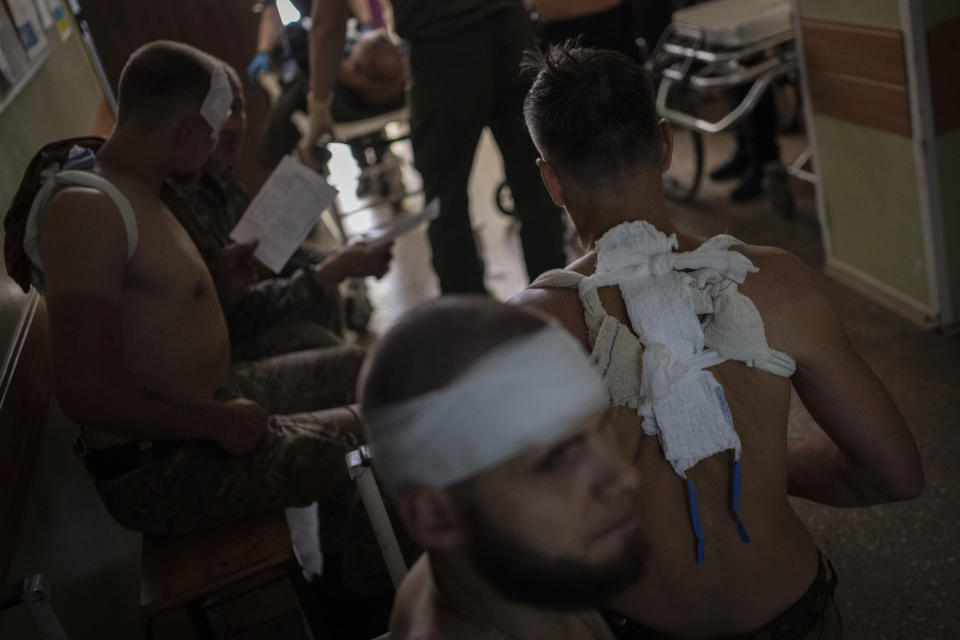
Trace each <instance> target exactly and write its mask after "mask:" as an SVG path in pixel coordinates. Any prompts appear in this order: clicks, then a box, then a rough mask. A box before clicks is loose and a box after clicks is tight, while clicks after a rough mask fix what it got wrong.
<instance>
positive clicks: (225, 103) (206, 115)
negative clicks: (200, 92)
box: [200, 63, 233, 135]
mask: <svg viewBox="0 0 960 640" xmlns="http://www.w3.org/2000/svg"><path fill="white" fill-rule="evenodd" d="M232 102H233V90H232V89H231V88H230V80H229V79H228V78H227V72H226V70H225V69H224V68H223V65H222V64H221V63H217V64H215V65H214V67H213V71H211V72H210V89H209V91H207V95H206V97H204V99H203V104H202V105H201V106H200V115H201V116H203V119H204V120H206V121H207V124H209V125H210V128H211V129H213V134H214V135H217V134H218V133H220V129H222V128H223V125H224V124H226V122H227V119H228V118H229V117H230V105H231V103H232Z"/></svg>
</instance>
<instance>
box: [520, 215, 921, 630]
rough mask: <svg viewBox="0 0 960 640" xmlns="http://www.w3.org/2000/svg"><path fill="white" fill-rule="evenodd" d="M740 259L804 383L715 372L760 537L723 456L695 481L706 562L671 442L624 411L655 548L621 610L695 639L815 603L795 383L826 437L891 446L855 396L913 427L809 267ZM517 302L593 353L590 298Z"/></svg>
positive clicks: (772, 254) (618, 301) (746, 289)
mask: <svg viewBox="0 0 960 640" xmlns="http://www.w3.org/2000/svg"><path fill="white" fill-rule="evenodd" d="M701 243H702V239H700V238H696V237H693V236H686V235H682V234H681V235H679V245H680V246H679V251H691V250H693V249H695V248H696V247H698V246H699V245H700V244H701ZM736 250H739V251H741V252H742V253H743V254H745V255H746V256H747V257H748V258H750V260H751V261H752V262H753V263H754V265H755V266H757V267H758V268H759V272H757V273H752V274H749V275H748V276H747V279H746V281H745V282H744V283H743V284H742V285H741V286H740V288H739V290H740V292H741V293H743V294H745V295H746V296H748V297H749V298H750V299H751V300H752V301H753V302H754V304H755V305H756V307H757V309H758V310H759V312H760V314H761V316H762V318H763V321H764V324H765V327H766V336H767V341H768V343H769V344H770V346H771V347H773V348H774V349H777V350H779V351H783V352H785V353H787V354H789V355H791V356H793V357H794V358H795V359H796V361H797V372H796V373H795V374H794V376H793V378H792V379H786V378H781V377H777V376H774V375H772V374H769V373H765V372H763V371H760V370H757V369H752V368H750V367H747V366H746V365H744V364H742V363H739V362H725V363H723V364H720V365H718V366H714V367H711V368H710V369H709V371H711V372H712V373H713V374H714V376H715V377H716V379H717V380H718V381H719V382H720V384H721V385H722V386H723V388H724V391H725V394H726V399H727V402H728V404H729V405H730V409H731V412H732V415H733V420H734V424H735V425H736V430H737V432H738V434H739V437H740V440H741V442H742V446H743V455H742V459H741V465H742V488H741V493H740V496H741V497H740V515H741V517H742V518H743V520H744V523H745V525H746V527H747V529H748V530H749V533H750V537H751V539H752V541H751V542H750V543H749V544H744V543H742V542H741V541H740V539H739V536H738V533H737V529H736V526H735V523H734V520H733V518H732V517H731V514H730V493H729V492H730V485H731V473H732V465H731V460H732V453H731V452H729V451H727V452H722V453H719V454H716V455H714V456H712V457H710V458H707V459H705V460H702V461H701V462H699V463H698V464H697V465H696V466H695V467H693V468H692V469H690V470H689V471H688V472H687V473H688V477H689V478H690V479H691V480H692V481H693V484H694V485H695V486H696V488H697V495H698V500H697V502H698V505H699V513H700V520H701V523H702V525H703V529H704V531H706V532H708V533H707V535H706V554H705V555H706V561H705V562H704V563H703V564H696V563H695V556H694V553H693V550H694V546H695V537H694V533H693V531H692V528H691V524H690V514H689V511H688V506H687V496H686V490H685V487H684V484H683V481H682V480H681V479H680V478H679V477H678V476H677V475H676V474H675V473H674V471H673V469H672V468H671V466H670V465H669V464H668V463H667V461H666V460H665V458H664V456H663V453H662V451H661V448H660V444H659V442H658V440H657V438H656V437H652V436H645V435H643V434H642V432H641V430H640V421H641V420H642V419H641V418H639V417H638V416H637V414H636V413H635V412H634V411H632V410H630V409H626V408H622V407H620V408H618V409H617V411H618V418H617V421H618V422H617V423H618V431H619V437H620V442H621V446H622V450H623V452H624V454H625V455H626V456H628V457H630V458H631V459H632V460H633V461H634V463H635V464H636V465H637V467H638V468H639V469H640V471H641V477H642V488H641V491H640V496H641V498H640V499H641V521H642V523H643V524H642V527H643V530H644V532H645V534H646V537H647V540H648V541H649V543H650V550H651V553H650V560H649V564H648V570H647V572H646V573H645V575H644V577H643V578H642V579H641V580H640V581H638V582H637V583H635V584H634V585H633V586H632V587H630V588H628V589H627V590H626V591H625V592H624V593H622V594H621V595H620V596H618V597H617V598H615V599H613V600H612V601H611V602H610V603H609V604H610V605H611V606H612V608H614V609H616V610H617V611H619V612H621V613H623V614H625V615H628V616H630V617H631V618H633V619H635V620H638V621H640V622H642V623H643V624H644V625H647V626H650V627H652V628H655V629H658V630H661V631H665V632H668V633H671V634H675V635H677V636H681V637H689V638H698V637H715V636H717V635H727V634H737V633H747V632H750V631H753V630H755V629H757V628H759V627H761V626H762V625H763V624H765V623H766V622H767V621H769V620H771V619H772V618H773V617H775V616H776V615H777V614H778V613H780V612H782V611H783V610H785V609H786V608H787V607H789V606H790V605H791V604H792V603H793V602H795V601H796V600H797V599H798V598H799V597H800V596H801V595H803V593H804V592H805V591H806V590H807V588H808V587H809V586H810V585H811V583H812V582H813V580H814V577H815V576H816V574H817V568H818V556H817V550H816V547H815V545H814V542H813V541H812V539H811V537H810V535H809V533H808V532H807V530H806V528H805V527H804V525H803V523H802V522H801V521H800V519H799V518H798V516H797V515H796V513H795V512H794V511H793V509H792V508H791V506H790V504H789V502H788V500H787V493H788V490H790V491H791V492H794V493H800V494H801V495H802V494H803V493H806V492H807V490H808V489H811V487H802V488H801V487H800V486H790V482H789V481H788V478H791V479H792V477H791V476H790V474H789V473H788V471H789V470H790V469H789V468H790V461H789V460H788V457H789V456H788V442H787V428H786V427H787V418H788V409H789V405H790V385H791V381H792V383H793V385H794V386H795V388H796V389H797V391H798V393H799V394H800V396H801V398H802V399H803V400H804V402H805V404H806V405H807V407H808V409H809V410H810V411H811V413H812V414H813V415H814V416H815V417H816V418H817V419H818V421H819V422H820V423H821V426H823V427H824V429H825V430H827V431H828V432H832V433H831V435H833V436H834V437H836V436H837V434H838V433H839V432H840V431H841V430H842V432H843V433H842V437H844V438H846V439H847V444H852V445H854V446H856V447H864V451H866V450H869V449H874V451H873V452H872V453H877V452H876V449H877V447H873V446H872V445H871V444H870V442H869V440H870V437H871V436H870V435H869V433H870V425H868V424H866V423H868V422H869V420H870V419H869V418H866V417H857V416H855V415H854V412H855V411H856V410H855V409H854V408H852V407H851V406H850V402H851V400H852V398H861V399H864V400H867V399H869V400H870V401H871V402H872V403H873V406H872V409H871V411H872V412H873V415H874V417H877V418H880V419H881V420H880V421H881V422H886V423H887V424H888V425H892V427H891V430H893V431H897V430H899V429H900V428H902V426H903V425H902V419H901V418H900V417H899V414H898V413H897V412H896V408H895V407H894V406H893V405H892V402H890V400H889V397H888V396H887V395H886V392H885V391H884V390H883V388H882V385H880V383H879V382H878V381H877V380H876V378H875V377H874V376H873V374H872V373H871V372H870V371H869V369H868V368H867V367H866V365H865V364H864V363H863V362H862V360H860V358H859V357H858V356H857V354H856V352H855V351H854V350H853V349H852V348H851V347H850V345H849V343H848V342H847V340H846V338H845V336H844V334H843V331H842V328H841V327H840V325H839V322H838V321H837V319H836V318H835V316H834V315H833V313H832V311H831V310H830V307H829V304H828V303H827V301H826V299H825V296H824V294H823V293H822V291H821V290H820V288H819V285H818V284H817V283H816V282H815V281H814V279H813V278H812V275H811V274H810V273H809V272H808V270H807V269H806V268H805V267H804V266H803V265H802V264H801V263H800V262H799V261H798V260H797V259H796V258H794V257H793V256H791V255H789V254H788V253H786V252H784V251H781V250H778V249H774V248H770V247H757V246H749V245H747V246H742V247H737V248H736ZM595 263H596V255H595V253H594V252H590V253H588V254H587V255H586V256H584V257H583V258H581V259H580V260H578V261H577V262H575V263H573V264H572V265H571V266H570V267H568V268H569V269H571V270H573V271H576V272H578V273H581V274H584V275H590V274H592V273H593V272H594V269H595ZM599 295H600V299H601V301H602V303H603V305H604V308H605V310H606V311H607V313H609V314H610V315H612V316H614V317H616V318H617V319H619V320H620V322H622V323H623V324H624V325H626V326H627V327H629V326H630V323H629V320H628V317H627V313H626V308H625V306H624V303H623V299H622V297H621V295H620V292H619V290H618V289H617V288H616V287H604V288H601V289H600V290H599ZM513 301H514V302H518V303H523V304H531V305H533V306H536V307H539V308H541V309H543V310H545V311H547V312H548V313H550V314H551V315H553V316H555V317H557V318H558V319H559V320H560V321H561V322H562V323H563V324H564V325H565V326H566V327H567V328H568V330H570V331H571V332H572V333H573V334H574V335H575V336H576V337H577V338H578V339H579V340H580V341H581V342H582V343H583V345H584V348H585V349H587V350H588V351H589V350H590V349H591V345H590V344H589V341H588V335H587V329H586V325H585V322H584V318H583V309H582V307H581V304H580V301H579V298H578V295H577V292H576V290H569V289H554V288H550V289H528V290H526V291H524V292H522V293H521V294H519V295H518V296H517V297H516V298H514V300H513ZM878 431H879V430H878ZM898 435H901V436H902V434H898ZM824 454H825V456H826V455H827V451H826V450H825V451H824ZM879 455H887V452H884V453H882V454H879ZM830 480H831V481H835V480H836V478H835V477H834V478H830ZM826 482H827V479H826V478H825V479H824V483H826ZM854 493H856V491H855V490H854ZM848 498H849V502H853V501H854V498H853V495H850V496H838V500H837V502H836V503H837V504H840V503H848V500H847V499H848Z"/></svg>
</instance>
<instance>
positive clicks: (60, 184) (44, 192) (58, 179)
mask: <svg viewBox="0 0 960 640" xmlns="http://www.w3.org/2000/svg"><path fill="white" fill-rule="evenodd" d="M70 185H77V186H81V187H90V188H92V189H96V190H98V191H101V192H103V193H105V194H106V195H107V196H108V197H109V198H110V199H111V200H113V203H114V204H115V205H117V211H119V212H120V219H121V220H122V221H123V226H124V229H126V232H127V260H128V261H129V260H130V259H131V258H132V257H133V254H134V253H136V251H137V241H138V237H139V234H138V229H137V218H136V216H135V215H134V214H133V207H132V206H130V201H129V200H128V199H127V197H126V196H125V195H123V193H122V192H121V191H120V190H119V189H117V187H116V186H114V185H113V183H112V182H110V181H109V180H107V179H106V178H104V177H103V176H99V175H97V174H95V173H91V172H89V171H77V170H72V169H67V170H64V171H59V172H57V173H53V174H51V175H50V176H49V177H48V178H47V180H46V181H45V182H44V183H43V186H42V187H40V190H39V191H38V192H37V196H36V197H35V198H34V199H33V204H32V205H31V206H30V213H29V214H28V216H27V226H26V230H25V231H24V235H23V250H24V251H25V252H26V254H27V256H28V257H29V258H30V261H31V262H33V264H34V266H35V267H36V268H37V269H39V270H40V271H43V263H42V261H41V260H40V221H41V219H42V218H43V211H44V209H45V208H46V206H47V202H49V200H50V198H51V197H52V196H53V194H54V193H56V192H57V191H58V190H60V189H62V188H64V187H66V186H70Z"/></svg>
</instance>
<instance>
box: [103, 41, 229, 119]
mask: <svg viewBox="0 0 960 640" xmlns="http://www.w3.org/2000/svg"><path fill="white" fill-rule="evenodd" d="M215 64H216V59H215V58H213V57H212V56H210V55H208V54H206V53H204V52H203V51H200V50H199V49H197V48H195V47H191V46H190V45H187V44H183V43H182V42H172V41H170V40H157V41H155V42H151V43H150V44H146V45H144V46H142V47H140V48H139V49H137V50H136V51H134V52H133V53H132V54H131V55H130V58H129V59H128V60H127V64H126V65H124V67H123V71H122V72H121V73H120V83H119V87H118V96H117V103H118V113H117V123H118V124H121V125H122V124H126V123H127V122H128V121H129V120H131V119H133V120H136V121H140V122H145V123H149V124H155V123H160V122H164V121H166V120H167V119H169V118H172V117H178V116H180V115H181V114H183V113H188V112H190V111H198V112H199V110H200V106H201V105H202V104H203V99H204V97H205V96H206V95H207V91H209V89H210V74H211V73H212V71H213V67H214V65H215Z"/></svg>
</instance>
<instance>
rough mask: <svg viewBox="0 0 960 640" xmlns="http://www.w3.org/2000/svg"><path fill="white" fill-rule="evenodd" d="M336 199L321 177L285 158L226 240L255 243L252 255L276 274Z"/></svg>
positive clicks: (296, 162)
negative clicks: (257, 244) (256, 243)
mask: <svg viewBox="0 0 960 640" xmlns="http://www.w3.org/2000/svg"><path fill="white" fill-rule="evenodd" d="M336 197H337V190H336V189H334V188H333V187H331V186H330V185H329V184H327V182H326V180H324V179H323V176H321V175H320V174H319V173H317V172H316V171H314V170H312V169H309V168H307V167H305V166H303V165H302V164H300V163H299V162H298V161H296V160H294V159H293V158H292V157H290V156H286V157H284V158H283V160H281V161H280V164H279V165H277V168H276V169H274V171H273V173H272V174H270V177H269V178H267V181H266V182H265V183H264V185H263V187H262V188H261V189H260V192H259V193H257V195H256V197H255V198H254V199H253V202H251V203H250V206H249V207H248V208H247V210H246V212H244V214H243V217H242V218H240V221H239V222H238V223H237V226H236V227H234V229H233V231H231V232H230V237H231V238H232V239H233V240H236V241H237V242H249V241H250V240H259V241H260V244H259V246H258V247H257V250H256V252H255V253H254V254H253V255H254V256H255V257H256V258H257V259H258V260H260V262H262V263H263V264H265V265H266V266H267V267H268V268H269V269H270V270H271V271H273V272H274V273H279V272H280V271H281V270H282V269H283V266H284V265H285V264H287V260H289V259H290V256H292V255H293V252H294V251H296V250H297V247H299V246H300V243H301V242H303V240H304V238H306V237H307V234H308V233H309V232H310V229H311V228H313V225H315V224H316V223H317V220H318V219H319V218H320V214H321V213H323V210H324V209H326V208H327V207H329V206H330V204H331V203H333V200H334V198H336Z"/></svg>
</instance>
